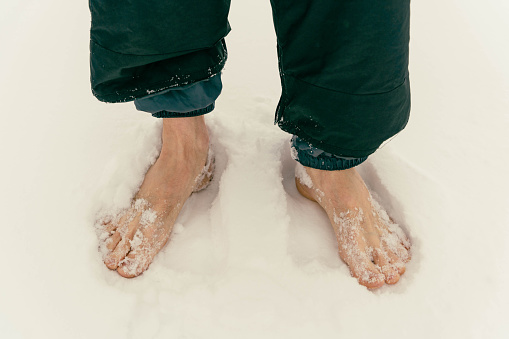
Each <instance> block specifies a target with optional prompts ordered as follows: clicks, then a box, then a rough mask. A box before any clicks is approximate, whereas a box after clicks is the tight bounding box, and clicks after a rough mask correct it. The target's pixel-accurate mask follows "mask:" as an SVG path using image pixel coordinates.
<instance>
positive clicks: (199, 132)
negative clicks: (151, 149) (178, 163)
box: [161, 116, 209, 153]
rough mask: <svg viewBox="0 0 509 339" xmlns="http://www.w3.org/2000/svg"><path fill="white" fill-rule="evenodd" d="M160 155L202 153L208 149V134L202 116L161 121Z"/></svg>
mask: <svg viewBox="0 0 509 339" xmlns="http://www.w3.org/2000/svg"><path fill="white" fill-rule="evenodd" d="M162 141H163V146H162V150H161V153H166V152H170V153H174V152H179V151H184V153H203V152H206V151H207V150H208V147H209V134H208V130H207V126H206V125H205V119H204V117H203V116H198V117H188V118H165V119H163V131H162Z"/></svg>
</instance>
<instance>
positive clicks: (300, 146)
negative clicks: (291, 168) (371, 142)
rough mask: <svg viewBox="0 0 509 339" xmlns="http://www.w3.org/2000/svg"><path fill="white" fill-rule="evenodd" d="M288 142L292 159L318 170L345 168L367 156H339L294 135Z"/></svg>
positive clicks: (353, 165) (360, 161) (363, 159)
mask: <svg viewBox="0 0 509 339" xmlns="http://www.w3.org/2000/svg"><path fill="white" fill-rule="evenodd" d="M290 144H291V151H292V158H293V159H295V160H297V161H298V162H299V163H300V164H301V165H303V166H306V167H311V168H315V169H319V170H326V171H339V170H346V169H349V168H352V167H355V166H358V165H360V164H362V163H363V162H364V161H366V159H367V158H368V157H367V156H366V157H361V158H345V157H340V156H337V155H334V154H331V153H328V152H325V151H323V150H321V149H319V148H316V147H314V146H313V145H311V144H309V143H307V142H305V141H304V140H302V139H300V138H299V137H297V136H295V135H294V136H293V138H292V140H291V142H290Z"/></svg>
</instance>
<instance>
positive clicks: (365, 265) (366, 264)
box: [347, 257, 385, 289]
mask: <svg viewBox="0 0 509 339" xmlns="http://www.w3.org/2000/svg"><path fill="white" fill-rule="evenodd" d="M347 264H348V266H349V267H350V272H351V273H352V276H354V277H355V278H357V280H358V281H359V284H361V285H363V286H366V287H367V288H370V289H374V288H379V287H382V286H383V285H384V283H385V276H384V275H383V274H382V273H381V272H380V269H379V268H378V267H376V266H375V265H374V264H373V263H372V262H371V261H370V260H369V259H368V258H367V257H359V258H356V259H354V260H351V262H350V263H348V262H347Z"/></svg>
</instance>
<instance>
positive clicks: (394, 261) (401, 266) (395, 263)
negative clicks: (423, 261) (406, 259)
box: [385, 249, 406, 276]
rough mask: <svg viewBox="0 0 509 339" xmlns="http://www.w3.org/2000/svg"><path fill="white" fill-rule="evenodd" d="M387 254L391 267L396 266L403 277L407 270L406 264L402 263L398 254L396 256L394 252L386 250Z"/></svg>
mask: <svg viewBox="0 0 509 339" xmlns="http://www.w3.org/2000/svg"><path fill="white" fill-rule="evenodd" d="M385 253H386V254H387V256H388V257H389V261H390V263H391V265H392V266H394V267H395V268H396V269H397V270H398V274H399V275H400V276H401V275H402V274H403V273H405V271H406V268H405V264H404V263H403V261H401V259H400V258H399V257H398V256H397V255H396V254H394V252H393V251H391V250H389V249H385Z"/></svg>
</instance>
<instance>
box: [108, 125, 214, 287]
mask: <svg viewBox="0 0 509 339" xmlns="http://www.w3.org/2000/svg"><path fill="white" fill-rule="evenodd" d="M162 141H163V144H162V148H161V154H160V155H159V158H158V159H157V160H156V162H155V163H154V164H153V165H152V167H151V168H150V169H149V170H148V172H147V174H146V175H145V178H144V180H143V183H142V185H141V186H140V189H139V191H138V193H137V194H136V196H135V197H134V199H133V203H132V206H131V208H129V209H128V210H126V211H125V212H124V213H123V214H122V215H121V216H120V217H119V218H117V219H115V220H106V221H103V222H102V224H103V229H104V231H105V233H106V234H108V237H107V238H106V240H105V242H104V246H105V249H106V254H105V256H104V263H105V264H106V266H107V267H108V268H109V269H111V270H117V272H118V273H119V274H120V275H121V276H123V277H126V278H132V277H135V276H138V275H140V274H141V273H143V272H144V271H145V270H147V269H148V267H149V265H150V264H151V263H152V261H153V259H154V257H155V256H156V254H157V253H158V252H159V251H160V250H161V249H162V248H163V247H164V245H165V244H166V242H167V241H168V239H169V237H170V234H171V230H172V228H173V225H174V224H175V220H176V219H177V216H178V214H179V213H180V210H181V209H182V206H183V205H184V203H185V201H186V200H187V198H189V196H190V195H191V194H192V193H193V192H194V191H198V190H200V189H201V188H203V186H206V184H207V182H208V181H209V180H210V176H205V177H204V178H203V180H199V179H201V178H200V174H201V173H202V170H203V168H204V166H205V164H206V161H207V155H208V147H209V137H208V131H207V127H206V126H205V121H204V118H203V116H200V117H192V118H173V119H163V131H162Z"/></svg>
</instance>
